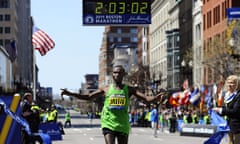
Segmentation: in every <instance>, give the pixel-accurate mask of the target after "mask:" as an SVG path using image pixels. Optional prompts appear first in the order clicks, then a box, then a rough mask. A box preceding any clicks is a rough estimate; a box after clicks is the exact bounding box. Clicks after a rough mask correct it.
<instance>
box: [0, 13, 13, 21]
mask: <svg viewBox="0 0 240 144" xmlns="http://www.w3.org/2000/svg"><path fill="white" fill-rule="evenodd" d="M0 21H11V15H9V14H5V15H2V14H0Z"/></svg>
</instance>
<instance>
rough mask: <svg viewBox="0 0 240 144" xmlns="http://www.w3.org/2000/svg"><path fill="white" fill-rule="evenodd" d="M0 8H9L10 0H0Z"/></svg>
mask: <svg viewBox="0 0 240 144" xmlns="http://www.w3.org/2000/svg"><path fill="white" fill-rule="evenodd" d="M0 8H10V0H1V1H0Z"/></svg>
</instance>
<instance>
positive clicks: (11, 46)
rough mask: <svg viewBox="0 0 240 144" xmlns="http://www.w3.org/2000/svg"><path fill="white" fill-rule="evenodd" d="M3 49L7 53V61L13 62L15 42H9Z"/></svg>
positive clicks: (15, 53) (15, 50)
mask: <svg viewBox="0 0 240 144" xmlns="http://www.w3.org/2000/svg"><path fill="white" fill-rule="evenodd" d="M5 49H6V51H7V52H8V55H9V59H10V60H11V62H14V61H15V59H16V58H17V48H16V42H15V40H12V41H10V42H9V43H7V44H6V45H5Z"/></svg>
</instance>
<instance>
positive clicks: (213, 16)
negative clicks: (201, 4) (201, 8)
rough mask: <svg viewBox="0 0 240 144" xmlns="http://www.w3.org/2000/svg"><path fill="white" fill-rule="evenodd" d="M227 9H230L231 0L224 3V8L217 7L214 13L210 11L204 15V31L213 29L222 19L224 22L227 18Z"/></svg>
mask: <svg viewBox="0 0 240 144" xmlns="http://www.w3.org/2000/svg"><path fill="white" fill-rule="evenodd" d="M227 8H229V0H227V1H224V2H222V6H220V5H217V6H216V7H215V8H214V9H213V10H212V11H213V13H212V11H208V12H207V13H206V14H204V15H203V29H204V30H205V29H207V28H210V27H212V25H215V24H217V23H219V22H220V19H221V18H222V20H224V19H225V18H226V17H227V12H226V11H227Z"/></svg>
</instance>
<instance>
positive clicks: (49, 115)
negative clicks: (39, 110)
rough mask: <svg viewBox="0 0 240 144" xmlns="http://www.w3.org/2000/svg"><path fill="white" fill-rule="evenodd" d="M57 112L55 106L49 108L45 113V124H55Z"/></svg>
mask: <svg viewBox="0 0 240 144" xmlns="http://www.w3.org/2000/svg"><path fill="white" fill-rule="evenodd" d="M57 118H58V111H57V109H56V106H55V105H52V106H51V109H50V111H47V122H55V123H56V122H57Z"/></svg>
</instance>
